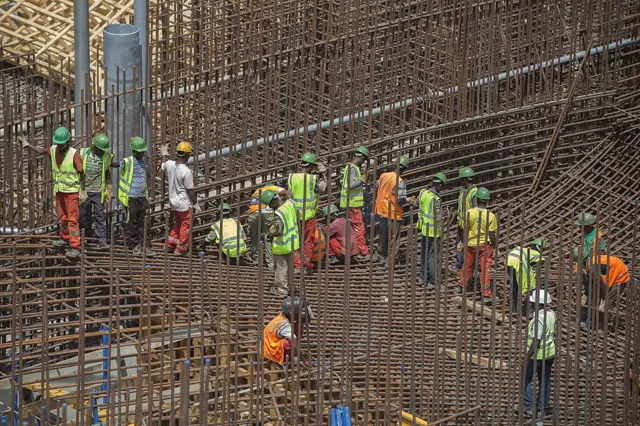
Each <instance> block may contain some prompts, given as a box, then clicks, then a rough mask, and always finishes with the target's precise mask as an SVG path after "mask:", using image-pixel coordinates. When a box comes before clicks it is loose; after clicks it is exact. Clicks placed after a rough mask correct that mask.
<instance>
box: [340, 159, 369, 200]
mask: <svg viewBox="0 0 640 426" xmlns="http://www.w3.org/2000/svg"><path fill="white" fill-rule="evenodd" d="M351 167H353V168H354V169H355V170H356V174H357V176H358V179H362V172H361V171H360V167H357V166H354V165H353V164H351V163H349V164H347V165H346V166H344V172H343V173H342V188H341V190H340V208H341V209H344V208H346V207H347V199H348V200H349V207H356V208H359V207H363V206H364V185H363V186H360V187H358V188H352V189H349V190H347V188H348V187H349V172H350V168H351Z"/></svg>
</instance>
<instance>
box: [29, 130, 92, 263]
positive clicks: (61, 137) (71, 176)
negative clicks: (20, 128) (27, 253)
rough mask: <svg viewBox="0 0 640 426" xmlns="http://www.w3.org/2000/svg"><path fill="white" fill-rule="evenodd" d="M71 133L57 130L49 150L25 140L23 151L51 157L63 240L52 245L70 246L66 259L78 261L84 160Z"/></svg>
mask: <svg viewBox="0 0 640 426" xmlns="http://www.w3.org/2000/svg"><path fill="white" fill-rule="evenodd" d="M70 139H71V133H69V130H67V128H66V127H58V128H57V129H56V131H55V132H54V134H53V145H52V146H50V147H49V148H47V149H46V150H45V149H44V148H41V147H39V146H35V145H30V144H29V143H28V142H27V140H26V139H24V138H23V139H22V146H23V148H29V149H31V150H32V151H34V152H36V153H38V154H45V153H46V154H47V155H48V156H49V157H50V158H51V177H52V181H53V193H54V194H55V197H56V206H57V208H58V219H59V221H60V237H61V239H60V240H58V241H54V242H53V245H54V246H55V247H58V248H66V247H69V248H68V249H67V251H66V253H65V254H66V256H67V257H69V258H71V259H76V258H77V257H78V256H80V226H79V224H78V218H79V207H78V193H79V192H80V177H81V174H82V170H83V168H82V159H81V158H80V153H79V152H78V151H76V149H74V148H72V147H71V146H70V145H69V140H70Z"/></svg>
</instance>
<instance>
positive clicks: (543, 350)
mask: <svg viewBox="0 0 640 426" xmlns="http://www.w3.org/2000/svg"><path fill="white" fill-rule="evenodd" d="M540 309H544V308H540ZM544 318H545V326H544V330H543V332H544V334H543V335H542V339H540V342H539V344H538V351H537V352H536V354H535V355H534V357H535V359H549V358H551V357H553V356H555V355H556V342H555V330H556V313H555V312H553V311H552V310H550V309H547V312H546V315H545V316H544ZM536 322H538V317H537V316H536V317H535V318H533V319H532V320H531V321H530V322H529V327H528V329H527V351H528V350H529V348H530V347H531V345H533V337H534V332H535V331H536V329H535V327H536ZM538 327H540V324H538Z"/></svg>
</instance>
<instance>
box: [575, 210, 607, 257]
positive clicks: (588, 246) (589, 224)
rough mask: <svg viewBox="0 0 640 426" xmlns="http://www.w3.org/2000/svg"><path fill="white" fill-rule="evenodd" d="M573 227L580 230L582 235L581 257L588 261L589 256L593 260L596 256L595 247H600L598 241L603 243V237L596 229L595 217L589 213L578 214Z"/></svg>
mask: <svg viewBox="0 0 640 426" xmlns="http://www.w3.org/2000/svg"><path fill="white" fill-rule="evenodd" d="M574 225H576V226H580V227H581V228H582V233H583V235H584V237H583V238H584V249H583V251H582V255H583V256H584V259H588V258H589V257H590V256H592V257H593V259H592V260H595V259H596V257H597V256H598V253H597V250H596V248H597V247H601V246H602V245H601V243H600V241H601V240H602V241H604V236H603V235H602V233H601V232H600V231H599V230H598V228H597V227H596V217H595V216H594V215H592V214H591V213H580V214H579V215H578V217H576V220H575V222H574Z"/></svg>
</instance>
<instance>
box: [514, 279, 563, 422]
mask: <svg viewBox="0 0 640 426" xmlns="http://www.w3.org/2000/svg"><path fill="white" fill-rule="evenodd" d="M529 301H530V302H531V303H533V304H534V308H533V311H534V312H535V314H534V317H533V318H532V319H531V321H530V322H529V325H528V327H527V354H526V356H525V362H526V363H527V366H526V371H525V376H524V415H525V416H527V417H531V416H532V415H533V412H532V409H533V375H534V372H535V374H536V376H537V377H538V396H537V398H536V408H537V411H538V412H546V413H549V411H550V409H549V397H550V393H551V369H552V367H553V361H554V360H555V356H556V344H555V329H556V313H555V312H554V311H553V310H552V309H551V307H550V306H549V305H550V304H551V295H550V294H549V293H548V292H546V291H544V290H542V289H536V290H535V291H533V292H531V294H530V295H529ZM514 409H515V411H518V409H519V406H518V404H516V405H515V407H514Z"/></svg>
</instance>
